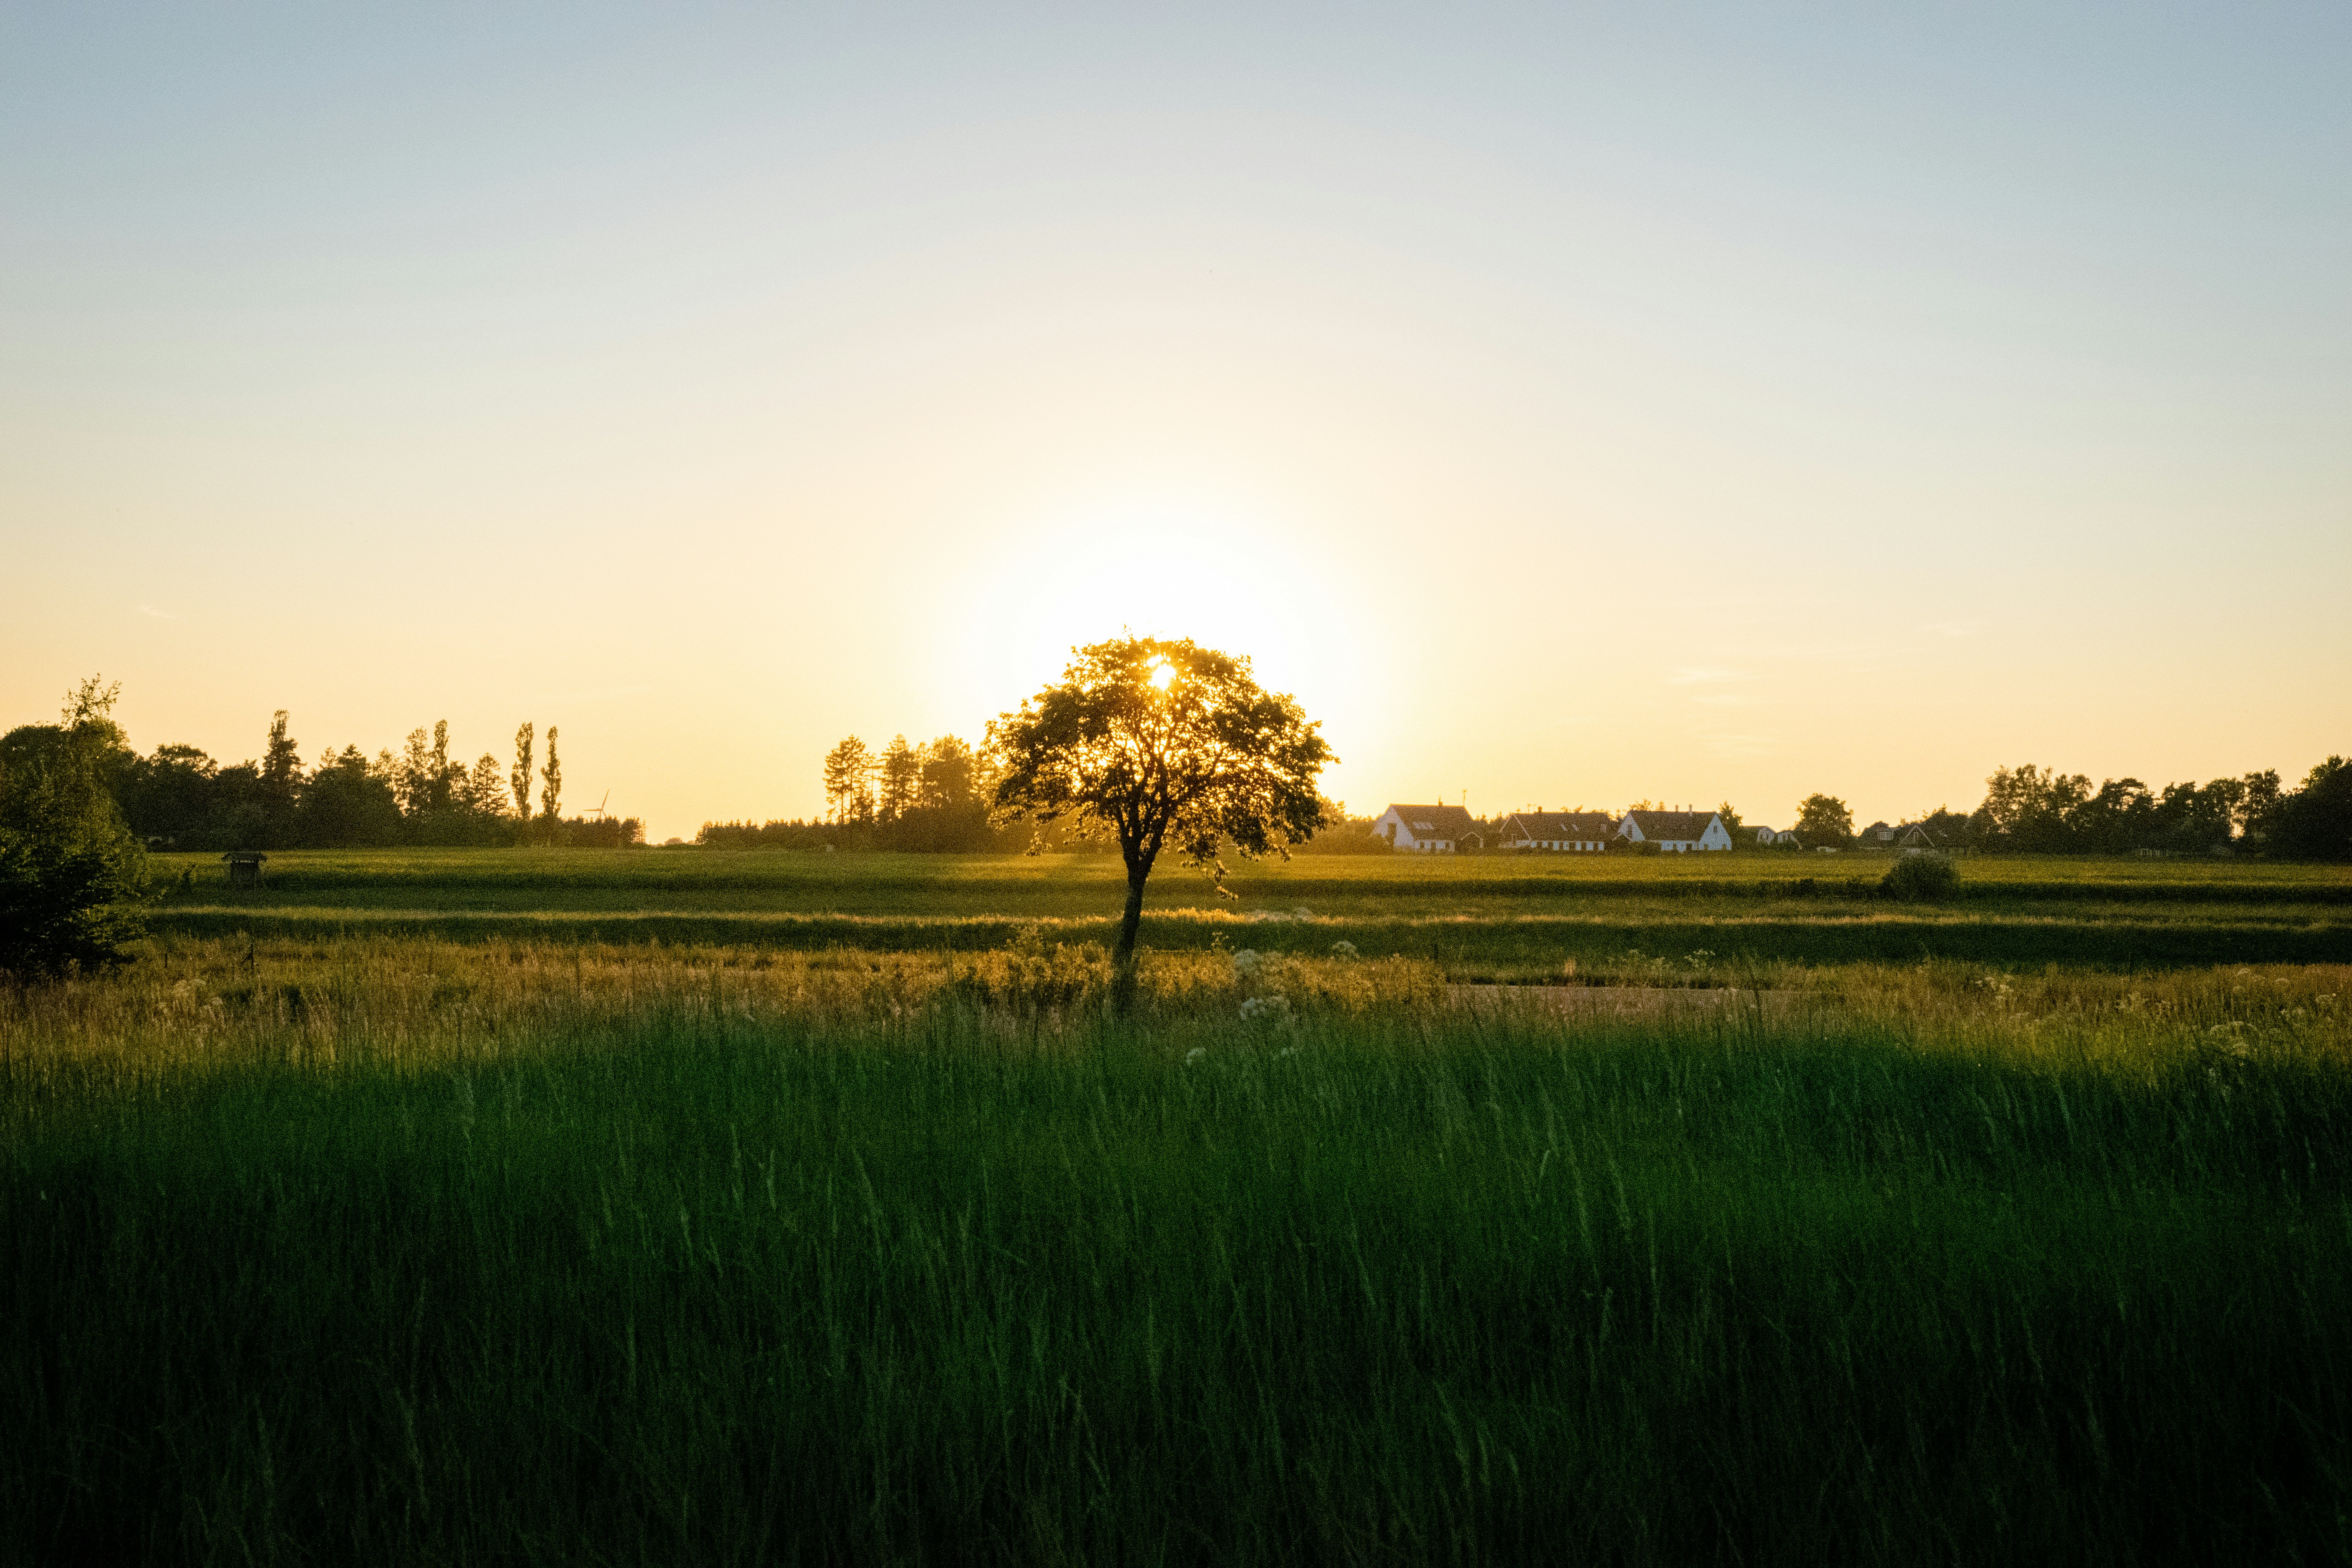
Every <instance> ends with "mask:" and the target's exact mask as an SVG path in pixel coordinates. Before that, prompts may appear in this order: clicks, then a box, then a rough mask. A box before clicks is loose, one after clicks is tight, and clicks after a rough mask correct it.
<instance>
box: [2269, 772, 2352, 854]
mask: <svg viewBox="0 0 2352 1568" xmlns="http://www.w3.org/2000/svg"><path fill="white" fill-rule="evenodd" d="M2269 824H2270V836H2269V837H2270V847H2271V848H2272V849H2273V851H2274V852H2276V853H2278V854H2281V855H2291V856H2294V858H2297V859H2303V860H2352V763H2347V762H2346V761H2345V760H2344V759H2343V758H2342V757H2330V758H2328V759H2327V760H2326V762H2324V763H2320V764H2319V765H2318V766H2317V767H2315V768H2314V769H2312V770H2311V773H2310V776H2309V777H2307V778H2305V780H2304V781H2303V786H2302V787H2301V788H2300V789H2297V790H2295V791H2294V792H2293V793H2292V794H2289V795H2282V796H2281V797H2280V798H2279V802H2278V804H2277V805H2275V806H2273V808H2272V810H2271V813H2270V816H2269Z"/></svg>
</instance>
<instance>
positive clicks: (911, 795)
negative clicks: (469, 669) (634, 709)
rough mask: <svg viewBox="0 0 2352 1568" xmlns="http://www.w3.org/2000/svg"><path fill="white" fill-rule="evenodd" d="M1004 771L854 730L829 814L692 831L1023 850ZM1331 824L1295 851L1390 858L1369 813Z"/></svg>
mask: <svg viewBox="0 0 2352 1568" xmlns="http://www.w3.org/2000/svg"><path fill="white" fill-rule="evenodd" d="M998 774H999V768H998V765H997V763H996V760H995V759H994V758H993V757H992V756H991V755H989V753H988V752H987V751H986V750H984V749H982V748H979V747H975V746H973V745H971V743H970V742H966V741H964V740H963V739H961V737H959V736H955V735H941V736H940V737H939V738H938V739H937V740H932V741H925V742H922V743H921V744H920V745H910V744H908V741H907V737H906V736H904V735H896V736H893V737H892V738H891V741H890V743H889V744H888V745H887V746H886V747H884V748H883V749H882V750H881V751H880V752H876V751H875V750H874V749H873V748H872V747H870V746H868V745H867V744H866V742H864V741H861V740H859V739H858V738H857V737H856V736H855V735H851V736H848V737H846V738H845V739H844V740H843V741H842V742H841V743H840V744H839V745H837V746H835V747H834V748H833V750H831V751H830V752H826V753H825V755H824V801H825V815H824V817H823V818H821V819H819V820H816V821H803V820H801V819H799V818H797V817H796V818H793V819H792V820H790V821H786V820H783V819H782V818H777V819H772V820H770V821H767V822H762V823H759V824H757V825H754V824H752V823H750V822H706V823H704V824H703V825H702V826H701V828H700V830H699V831H698V832H697V833H696V834H695V836H694V841H695V842H696V843H697V844H699V845H703V846H705V847H709V848H713V849H814V850H825V849H895V850H913V851H934V852H938V851H961V852H966V853H970V852H974V851H984V852H989V853H993V854H1003V855H1016V854H1019V853H1021V852H1022V851H1024V850H1025V849H1027V848H1029V847H1030V846H1031V845H1032V844H1033V843H1034V842H1036V839H1037V835H1036V833H1035V831H1034V829H1032V828H1030V827H1028V826H1017V827H998V826H992V825H991V824H990V822H989V819H988V811H989V802H990V800H991V799H992V798H993V796H994V795H995V793H996V781H997V777H998ZM1324 815H1325V818H1326V821H1327V823H1328V826H1326V827H1325V828H1324V830H1323V831H1322V832H1320V833H1318V834H1317V835H1316V836H1315V837H1314V838H1313V839H1312V840H1311V841H1310V842H1308V843H1306V844H1302V845H1297V846H1294V847H1293V850H1292V852H1293V853H1294V854H1304V855H1328V854H1340V855H1382V854H1386V853H1388V846H1387V845H1385V844H1383V843H1381V841H1380V840H1379V839H1376V838H1374V837H1372V824H1371V819H1370V817H1351V816H1348V814H1347V807H1346V806H1344V805H1340V804H1339V802H1336V801H1332V802H1327V803H1326V807H1325V813H1324ZM1044 840H1045V846H1046V847H1048V848H1052V849H1056V850H1062V851H1066V852H1070V853H1076V854H1107V853H1108V852H1110V850H1111V849H1112V848H1113V846H1112V845H1110V844H1109V843H1108V841H1107V840H1103V839H1090V838H1076V837H1070V836H1068V835H1067V834H1066V833H1064V832H1062V831H1060V830H1059V829H1058V828H1049V829H1048V830H1046V832H1045V835H1044Z"/></svg>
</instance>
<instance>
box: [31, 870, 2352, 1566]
mask: <svg viewBox="0 0 2352 1568" xmlns="http://www.w3.org/2000/svg"><path fill="white" fill-rule="evenodd" d="M1884 864H1885V862H1883V861H1879V862H1870V861H1864V860H1845V861H1843V862H1842V863H1840V864H1838V865H1836V866H1835V868H1834V870H1833V871H1832V868H1830V867H1829V864H1828V862H1827V859H1826V858H1823V860H1822V861H1820V862H1813V861H1802V860H1800V861H1797V862H1796V863H1794V864H1790V863H1789V862H1786V861H1780V860H1778V859H1775V858H1767V857H1720V858H1715V859H1713V860H1712V861H1709V862H1705V863H1696V864H1695V863H1690V862H1673V861H1658V860H1632V861H1598V862H1595V861H1586V862H1533V863H1530V862H1528V861H1524V860H1512V859H1504V858H1491V859H1463V860H1459V861H1450V862H1449V861H1439V862H1423V861H1412V860H1393V861H1391V860H1363V859H1351V860H1341V859H1338V858H1332V859H1326V860H1321V861H1316V860H1307V859H1302V860H1300V861H1298V862H1296V863H1293V864H1292V865H1289V866H1286V867H1272V868H1245V869H1244V870H1243V871H1242V872H1241V873H1240V874H1239V875H1238V876H1237V877H1236V878H1235V879H1234V882H1235V887H1236V889H1237V890H1238V891H1240V892H1241V893H1242V894H1243V898H1242V900H1240V902H1239V904H1238V906H1236V907H1234V908H1233V909H1209V908H1207V907H1206V906H1207V905H1208V904H1209V900H1207V899H1206V898H1205V897H1203V896H1202V887H1201V884H1200V882H1199V881H1198V879H1184V878H1182V877H1181V876H1177V875H1172V874H1171V875H1170V876H1168V877H1167V878H1166V879H1164V880H1161V881H1159V882H1157V883H1156V884H1155V886H1156V888H1157V889H1158V894H1159V897H1158V899H1157V900H1156V901H1155V909H1154V912H1153V913H1152V915H1151V916H1150V919H1149V920H1148V921H1147V924H1146V940H1147V942H1149V943H1150V945H1151V951H1149V952H1147V953H1146V954H1145V957H1144V963H1143V966H1142V975H1141V986H1140V1002H1139V1010H1138V1011H1137V1013H1136V1014H1135V1015H1134V1016H1130V1017H1128V1018H1124V1019H1116V1018H1112V1017H1110V1016H1107V1014H1106V1012H1105V1008H1104V1002H1105V998H1106V996H1107V994H1108V984H1109V979H1110V972H1109V965H1108V959H1107V957H1106V956H1105V954H1104V952H1103V951H1102V949H1101V947H1100V946H1099V942H1100V940H1101V939H1102V938H1103V937H1104V936H1105V935H1106V934H1107V933H1108V919H1107V916H1108V911H1109V910H1110V908H1111V907H1112V906H1113V901H1114V900H1115V897H1116V893H1117V890H1118V889H1117V880H1116V871H1115V868H1114V867H1113V865H1112V864H1111V863H1110V862H1108V861H1106V860H1102V859H1097V858H1087V859H1075V858H1060V859H1042V860H1009V861H1007V860H940V859H926V858H893V857H878V856H877V857H846V856H845V857H840V858H822V857H815V856H798V855H783V854H768V855H761V854H750V855H706V854H693V855H685V854H677V853H670V854H663V853H657V852H649V853H645V854H593V853H590V854H561V853H558V854H531V853H517V854H504V853H499V854H467V853H466V852H446V853H437V854H402V855H364V856H362V855H320V856H286V857H273V858H272V860H271V863H270V871H271V873H272V879H271V882H270V883H269V885H267V886H265V887H264V888H262V889H257V890H253V891H250V892H237V893H235V894H232V893H231V892H230V891H229V890H228V889H226V888H225V887H224V886H222V885H220V884H219V883H218V881H217V877H218V868H217V865H216V863H212V862H208V861H202V860H193V859H192V860H186V861H180V862H171V861H166V862H165V865H166V867H167V868H169V869H170V870H172V871H173V872H176V871H178V870H181V869H186V870H189V871H191V872H192V873H194V876H193V877H192V878H191V882H192V884H193V885H191V886H190V887H189V888H187V889H185V890H184V891H176V892H174V893H173V894H172V895H171V896H170V897H168V898H167V899H166V900H164V901H163V904H162V905H161V906H160V908H159V909H158V910H157V911H156V921H155V927H156V934H155V935H154V937H153V938H152V940H151V941H150V942H148V943H147V944H146V948H145V950H144V952H142V956H141V957H140V958H139V960H138V961H137V962H136V963H132V964H131V965H130V966H129V967H127V968H126V969H124V970H123V971H121V972H120V973H115V974H112V975H106V976H96V977H85V978H79V979H72V980H68V981H66V982H63V983H60V984H54V985H50V986H46V987H41V988H36V989H27V990H20V991H14V992H5V991H0V1291H5V1293H6V1294H5V1303H6V1310H5V1314H0V1409H5V1411H6V1412H7V1413H8V1415H9V1419H7V1420H5V1421H0V1563H14V1562H20V1561H21V1562H28V1563H29V1562H48V1561H107V1562H142V1561H144V1562H201V1563H212V1562H237V1563H248V1562H254V1561H261V1560H268V1561H278V1562H323V1561H401V1562H410V1561H415V1562H426V1561H430V1562H457V1561H465V1562H498V1563H506V1562H515V1563H540V1562H545V1563H580V1562H595V1563H674V1562H681V1561H692V1562H715V1563H764V1562H828V1563H831V1562H840V1563H877V1562H884V1563H933V1562H940V1563H967V1562H989V1563H1055V1562H1071V1563H1078V1562H1083V1563H1105V1562H1111V1563H1118V1562H1138V1563H1196V1562H1199V1563H1422V1562H1446V1563H1524V1562H1528V1561H1568V1562H1581V1561H1604V1562H1612V1563H1688V1562H1720V1563H1817V1562H1822V1561H1856V1562H1884V1563H1915V1562H1920V1561H1928V1560H1933V1561H1941V1562H1954V1563H2013V1562H2019V1561H2042V1560H2055V1561H2087V1562H2102V1563H2105V1562H2112V1563H2143V1562H2150V1561H2175V1560H2222V1559H2227V1560H2231V1561H2239V1560H2256V1561H2343V1560H2345V1559H2346V1558H2347V1557H2352V1522H2347V1521H2352V1392H2347V1391H2352V1161H2347V1154H2346V1151H2347V1149H2352V964H2347V963H2346V962H2345V960H2346V958H2347V956H2352V955H2347V952H2346V950H2345V945H2344V944H2345V931H2346V926H2345V922H2344V914H2345V903H2344V894H2345V891H2346V889H2347V879H2346V878H2345V876H2344V874H2343V873H2342V872H2340V871H2329V870H2314V869H2311V868H2275V867H2267V866H2248V865H2235V864H2232V865H2210V864H2183V863H2177V862H2158V863H2154V864H2148V863H2141V862H2126V863H2114V862H2075V863H2055V862H2015V863H2011V862H1998V861H1971V862H1969V863H1968V864H1967V865H1966V866H1965V867H1964V874H1965V875H1966V877H1967V878H1968V886H1967V889H1966V894H1965V896H1964V897H1963V898H1961V899H1959V900H1957V901H1955V902H1953V903H1950V904H1945V905H1936V906H1918V905H1902V904H1893V903H1889V902H1888V901H1886V900H1880V899H1878V898H1876V897H1874V894H1873V893H1872V891H1871V889H1872V887H1873V886H1874V883H1875V879H1876V875H1877V873H1878V871H1879V870H1881V869H1883V867H1884ZM1807 875H1810V876H1811V877H1812V878H1813V885H1812V886H1811V888H1810V889H1800V888H1798V887H1796V886H1795V885H1794V883H1795V882H1796V881H1797V879H1800V878H1801V877H1803V876H1807ZM1349 946H1352V947H1353V948H1354V950H1355V952H1353V953H1350V952H1348V947H1349ZM1496 979H1500V980H1507V981H1550V982H1556V983H1558V982H1565V983H1567V984H1551V985H1548V986H1540V987H1528V986H1523V987H1518V988H1495V987H1489V986H1482V985H1475V984H1470V985H1465V984H1460V983H1461V982H1465V981H1466V982H1480V981H1488V980H1496Z"/></svg>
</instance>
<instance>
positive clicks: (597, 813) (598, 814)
mask: <svg viewBox="0 0 2352 1568" xmlns="http://www.w3.org/2000/svg"><path fill="white" fill-rule="evenodd" d="M612 798H613V792H612V791H611V790H606V791H605V792H604V800H600V801H598V802H597V803H596V804H595V805H592V806H590V807H589V808H588V815H589V816H593V817H594V818H595V819H596V820H597V821H599V822H602V821H604V801H606V800H611V799H612Z"/></svg>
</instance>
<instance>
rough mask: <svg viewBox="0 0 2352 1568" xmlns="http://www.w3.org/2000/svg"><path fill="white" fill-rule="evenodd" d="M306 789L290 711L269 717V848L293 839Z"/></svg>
mask: <svg viewBox="0 0 2352 1568" xmlns="http://www.w3.org/2000/svg"><path fill="white" fill-rule="evenodd" d="M301 791H302V757H301V754H300V752H299V750H298V749H297V748H296V746H295V744H294V739H293V737H292V736H290V735H289V734H288V733H287V732H286V710H285V709H283V708H280V709H279V710H278V711H277V712H276V713H274V714H272V715H270V719H269V744H268V747H267V748H266V749H265V750H264V751H263V752H262V754H261V809H262V812H263V814H264V816H265V817H266V819H267V821H268V830H267V835H266V837H267V839H268V847H270V848H276V847H278V846H279V845H281V844H286V843H289V842H291V840H292V836H293V831H294V805H295V801H296V800H297V798H298V797H299V795H300V794H301Z"/></svg>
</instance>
